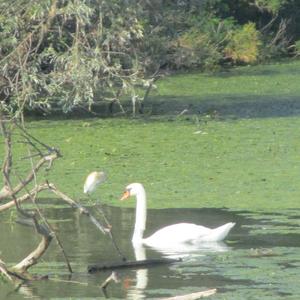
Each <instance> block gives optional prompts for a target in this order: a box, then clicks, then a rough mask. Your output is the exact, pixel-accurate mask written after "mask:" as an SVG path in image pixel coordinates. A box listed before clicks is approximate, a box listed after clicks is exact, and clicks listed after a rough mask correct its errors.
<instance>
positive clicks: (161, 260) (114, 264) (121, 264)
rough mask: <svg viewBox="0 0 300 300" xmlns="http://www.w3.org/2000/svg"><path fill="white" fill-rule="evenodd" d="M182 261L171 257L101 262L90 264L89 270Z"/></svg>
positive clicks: (136, 266) (142, 266)
mask: <svg viewBox="0 0 300 300" xmlns="http://www.w3.org/2000/svg"><path fill="white" fill-rule="evenodd" d="M180 261H182V260H181V259H171V258H157V259H145V260H135V261H125V262H112V263H99V264H95V265H90V266H88V272H89V273H95V272H100V271H107V270H116V269H128V268H144V267H151V266H155V265H163V264H172V263H176V262H180Z"/></svg>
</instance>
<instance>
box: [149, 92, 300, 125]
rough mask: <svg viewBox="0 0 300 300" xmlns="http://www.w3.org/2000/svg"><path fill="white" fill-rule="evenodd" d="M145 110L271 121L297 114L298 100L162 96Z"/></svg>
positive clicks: (294, 97) (289, 96) (288, 98)
mask: <svg viewBox="0 0 300 300" xmlns="http://www.w3.org/2000/svg"><path fill="white" fill-rule="evenodd" d="M146 109H148V110H151V112H152V114H154V115H161V114H166V113H180V112H182V111H183V110H185V109H187V110H188V111H187V114H212V115H217V116H218V117H220V118H225V119H226V118H272V117H289V116H298V115H299V114H300V98H299V97H298V96H291V95H286V96H284V95H280V96H274V95H259V96H258V95H244V94H243V95H236V94H234V95H228V94H226V95H222V94H218V95H210V96H207V97H206V98H205V99H198V100H197V99H195V98H194V97H186V96H182V97H177V96H174V97H172V96H169V97H164V99H163V101H161V100H160V101H155V98H153V100H152V101H151V100H149V102H148V103H147V104H146Z"/></svg>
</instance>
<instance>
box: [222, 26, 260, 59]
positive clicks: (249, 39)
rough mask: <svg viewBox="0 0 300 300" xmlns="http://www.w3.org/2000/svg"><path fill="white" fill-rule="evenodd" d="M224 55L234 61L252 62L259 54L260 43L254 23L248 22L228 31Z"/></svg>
mask: <svg viewBox="0 0 300 300" xmlns="http://www.w3.org/2000/svg"><path fill="white" fill-rule="evenodd" d="M228 40H229V42H228V44H227V46H226V47H225V49H224V51H225V55H226V57H227V58H230V59H231V60H233V61H234V62H243V63H254V62H256V60H257V58H258V56H259V46H260V45H261V42H260V39H259V33H258V31H257V30H256V28H255V24H253V23H248V24H245V25H243V26H242V27H241V28H238V29H235V30H233V31H232V32H231V33H230V36H229V38H228Z"/></svg>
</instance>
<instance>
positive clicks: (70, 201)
mask: <svg viewBox="0 0 300 300" xmlns="http://www.w3.org/2000/svg"><path fill="white" fill-rule="evenodd" d="M48 186H49V190H50V191H52V192H53V193H54V194H56V195H57V196H59V197H60V198H61V199H62V200H64V201H65V202H67V203H68V204H69V205H70V206H71V207H74V208H77V209H78V210H79V212H80V213H82V214H85V215H86V216H88V217H89V219H90V220H91V221H92V223H93V224H94V225H95V226H96V227H97V228H98V229H99V230H100V231H101V232H102V233H104V234H106V233H107V232H109V231H110V228H105V227H104V226H102V225H101V224H100V223H99V222H98V221H97V219H96V218H95V217H94V216H93V215H92V214H91V213H90V212H89V210H88V209H87V208H85V207H84V206H82V205H81V204H79V203H77V202H75V201H74V200H73V199H71V198H70V197H69V196H67V195H65V194H64V193H62V192H61V191H59V190H58V189H57V188H56V187H55V185H54V184H52V183H48Z"/></svg>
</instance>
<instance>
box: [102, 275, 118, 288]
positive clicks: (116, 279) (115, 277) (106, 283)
mask: <svg viewBox="0 0 300 300" xmlns="http://www.w3.org/2000/svg"><path fill="white" fill-rule="evenodd" d="M111 281H114V282H119V278H118V275H117V273H116V272H112V273H111V274H110V276H108V277H107V278H106V279H105V280H104V282H103V283H102V284H101V285H100V288H101V289H106V288H107V286H108V285H109V283H110V282H111Z"/></svg>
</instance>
